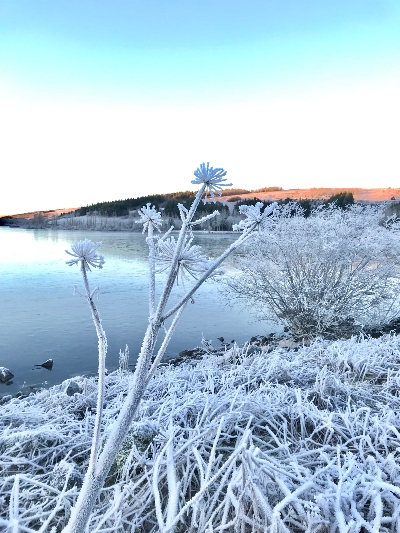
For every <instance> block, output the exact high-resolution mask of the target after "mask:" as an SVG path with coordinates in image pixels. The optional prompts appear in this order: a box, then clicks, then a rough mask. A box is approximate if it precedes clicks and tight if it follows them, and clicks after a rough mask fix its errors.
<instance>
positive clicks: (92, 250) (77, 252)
mask: <svg viewBox="0 0 400 533" xmlns="http://www.w3.org/2000/svg"><path fill="white" fill-rule="evenodd" d="M101 244H102V243H101V242H96V243H94V242H92V241H90V240H89V239H85V240H84V241H76V242H74V244H73V245H72V246H71V250H72V252H69V251H68V250H65V251H66V252H67V254H69V255H72V257H75V259H70V260H69V261H66V263H67V265H69V266H72V265H77V264H78V263H79V261H82V266H83V268H84V269H85V270H89V271H90V267H91V266H92V267H94V268H103V265H104V263H105V261H104V257H103V256H102V255H99V254H98V253H97V249H98V248H99V247H100V246H101Z"/></svg>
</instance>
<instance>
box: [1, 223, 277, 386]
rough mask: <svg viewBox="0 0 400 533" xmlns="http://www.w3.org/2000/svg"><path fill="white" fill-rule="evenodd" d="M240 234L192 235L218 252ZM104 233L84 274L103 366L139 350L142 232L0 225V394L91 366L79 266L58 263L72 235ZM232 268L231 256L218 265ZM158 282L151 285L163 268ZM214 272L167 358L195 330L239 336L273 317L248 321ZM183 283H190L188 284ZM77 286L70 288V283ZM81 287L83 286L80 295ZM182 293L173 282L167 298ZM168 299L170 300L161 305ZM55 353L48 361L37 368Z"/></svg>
mask: <svg viewBox="0 0 400 533" xmlns="http://www.w3.org/2000/svg"><path fill="white" fill-rule="evenodd" d="M236 237H237V236H236V235H232V234H199V235H198V236H196V237H195V241H194V244H200V245H201V246H202V247H203V250H204V251H205V253H206V254H207V255H209V256H211V257H216V256H217V255H218V254H219V253H221V252H222V251H223V250H224V249H225V248H226V246H228V245H229V244H230V243H231V242H232V241H233V240H234V239H235V238H236ZM85 238H87V239H91V240H92V241H94V242H97V241H102V242H103V245H102V247H101V248H100V250H99V253H101V254H102V255H104V258H105V261H106V263H105V265H104V268H103V269H102V270H95V269H93V270H92V272H91V273H89V281H90V284H91V288H95V287H97V286H98V287H99V295H98V300H97V301H96V304H97V306H98V309H99V312H100V316H101V318H102V323H103V328H104V330H105V332H106V335H107V339H108V353H107V363H106V366H107V369H108V370H109V371H112V370H114V369H116V368H118V356H119V350H120V349H122V350H123V349H124V348H125V345H126V344H128V346H129V351H130V363H134V362H135V360H136V358H137V354H138V352H139V350H140V346H141V343H142V338H143V334H144V332H145V330H146V326H147V322H148V282H147V280H148V270H147V255H148V248H147V245H146V242H145V236H144V235H142V234H141V233H126V232H94V231H92V232H91V231H67V230H64V231H62V230H25V229H21V228H7V227H2V228H0V248H1V257H0V313H1V315H0V316H1V319H0V366H5V367H7V368H9V369H10V370H11V372H12V373H13V374H14V376H15V377H14V378H13V380H12V383H10V384H8V385H6V384H2V383H0V395H4V394H14V393H15V392H16V391H17V390H19V389H20V388H21V387H22V386H23V385H24V383H26V384H28V385H32V384H35V385H36V384H44V385H53V384H57V383H60V382H61V381H63V380H65V379H67V378H69V377H73V376H76V375H83V374H91V373H95V372H97V337H96V333H95V329H94V324H93V322H92V318H91V314H90V310H89V307H88V304H87V302H86V300H85V298H84V297H83V296H82V295H81V294H83V284H82V278H81V274H80V271H79V268H78V267H77V266H72V267H69V266H67V265H66V264H65V261H66V260H68V258H69V256H67V254H66V253H65V250H66V249H70V247H71V244H72V243H73V242H74V241H76V240H83V239H85ZM225 269H226V270H227V271H229V270H230V269H232V259H230V262H228V263H226V264H225ZM158 278H159V280H158V281H157V289H158V294H159V293H160V290H161V288H162V281H163V279H165V275H163V274H160V275H159V276H158ZM220 285H221V284H220V283H218V281H208V282H206V283H205V284H204V285H203V286H202V287H201V289H200V290H199V291H198V293H197V294H195V296H194V304H190V303H189V304H188V306H187V308H186V309H185V312H184V314H183V316H182V318H181V321H180V323H179V325H178V327H177V329H176V331H175V334H174V337H173V338H172V340H171V343H170V345H169V347H168V350H167V353H166V357H174V356H177V355H178V354H179V352H180V351H182V350H185V349H191V348H194V347H196V346H198V345H200V344H201V340H202V337H203V336H204V337H205V338H206V339H212V341H213V344H214V346H219V345H220V343H219V341H218V340H217V337H220V336H223V337H224V338H225V339H226V340H227V341H231V340H233V339H234V340H235V341H236V342H238V343H244V342H246V341H247V340H249V339H250V337H251V336H253V335H256V334H260V333H263V334H265V333H269V332H270V331H272V329H273V326H271V325H270V328H269V329H268V325H266V324H260V323H255V322H254V320H253V318H252V316H250V314H249V313H248V312H247V311H246V310H244V309H243V308H242V307H240V306H235V307H232V306H228V305H227V302H226V300H225V299H224V298H222V297H221V295H220V293H219V290H218V286H220ZM189 286H190V285H189V283H187V287H189ZM74 287H76V289H75V290H74ZM79 293H81V294H79ZM182 294H183V288H182V287H177V288H176V291H175V297H174V298H172V299H171V303H173V302H175V301H177V299H178V295H182ZM168 307H169V306H168ZM50 358H51V359H53V360H54V365H53V369H52V370H51V371H50V370H46V369H45V368H35V367H34V365H35V364H40V363H42V362H44V361H46V360H47V359H50Z"/></svg>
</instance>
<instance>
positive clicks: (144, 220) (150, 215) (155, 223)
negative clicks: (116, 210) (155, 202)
mask: <svg viewBox="0 0 400 533" xmlns="http://www.w3.org/2000/svg"><path fill="white" fill-rule="evenodd" d="M150 206H151V204H150V203H148V204H146V206H145V207H142V208H141V209H138V213H139V215H140V220H135V222H136V224H143V233H144V232H145V231H146V230H147V228H148V227H149V226H152V228H153V229H154V228H155V229H158V231H160V226H162V218H161V213H159V212H158V211H156V208H155V207H154V206H153V207H150Z"/></svg>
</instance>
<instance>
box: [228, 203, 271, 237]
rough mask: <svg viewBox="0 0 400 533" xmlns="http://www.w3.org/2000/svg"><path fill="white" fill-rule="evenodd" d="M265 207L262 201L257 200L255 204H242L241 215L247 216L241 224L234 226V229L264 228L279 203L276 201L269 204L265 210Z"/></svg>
mask: <svg viewBox="0 0 400 533" xmlns="http://www.w3.org/2000/svg"><path fill="white" fill-rule="evenodd" d="M262 207H264V204H263V203H262V202H257V203H256V204H255V205H241V206H239V211H240V214H241V215H245V216H246V218H245V219H244V220H241V221H240V222H239V224H235V225H234V226H233V231H242V230H250V229H257V228H258V229H263V228H264V227H265V225H266V223H267V220H268V217H270V215H271V214H272V213H273V211H274V210H275V208H276V207H277V203H276V202H274V203H273V204H271V205H267V206H266V207H265V208H264V211H261V208H262Z"/></svg>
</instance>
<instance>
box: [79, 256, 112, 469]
mask: <svg viewBox="0 0 400 533" xmlns="http://www.w3.org/2000/svg"><path fill="white" fill-rule="evenodd" d="M81 272H82V276H83V281H84V284H85V290H86V297H87V301H88V303H89V307H90V310H91V312H92V318H93V322H94V325H95V328H96V333H97V338H98V344H99V370H98V375H99V382H98V390H97V406H96V418H95V424H94V431H93V439H92V448H91V451H90V459H89V468H88V471H87V474H86V475H89V474H90V473H91V471H92V470H93V469H94V465H95V462H96V458H97V454H98V450H99V446H100V426H101V419H102V415H103V402H104V379H105V370H106V355H107V337H106V334H105V332H104V330H103V327H102V325H101V319H100V315H99V312H98V310H97V307H96V305H95V303H94V302H93V294H92V293H91V292H90V287H89V281H88V277H87V272H86V268H85V264H84V262H83V261H81Z"/></svg>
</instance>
